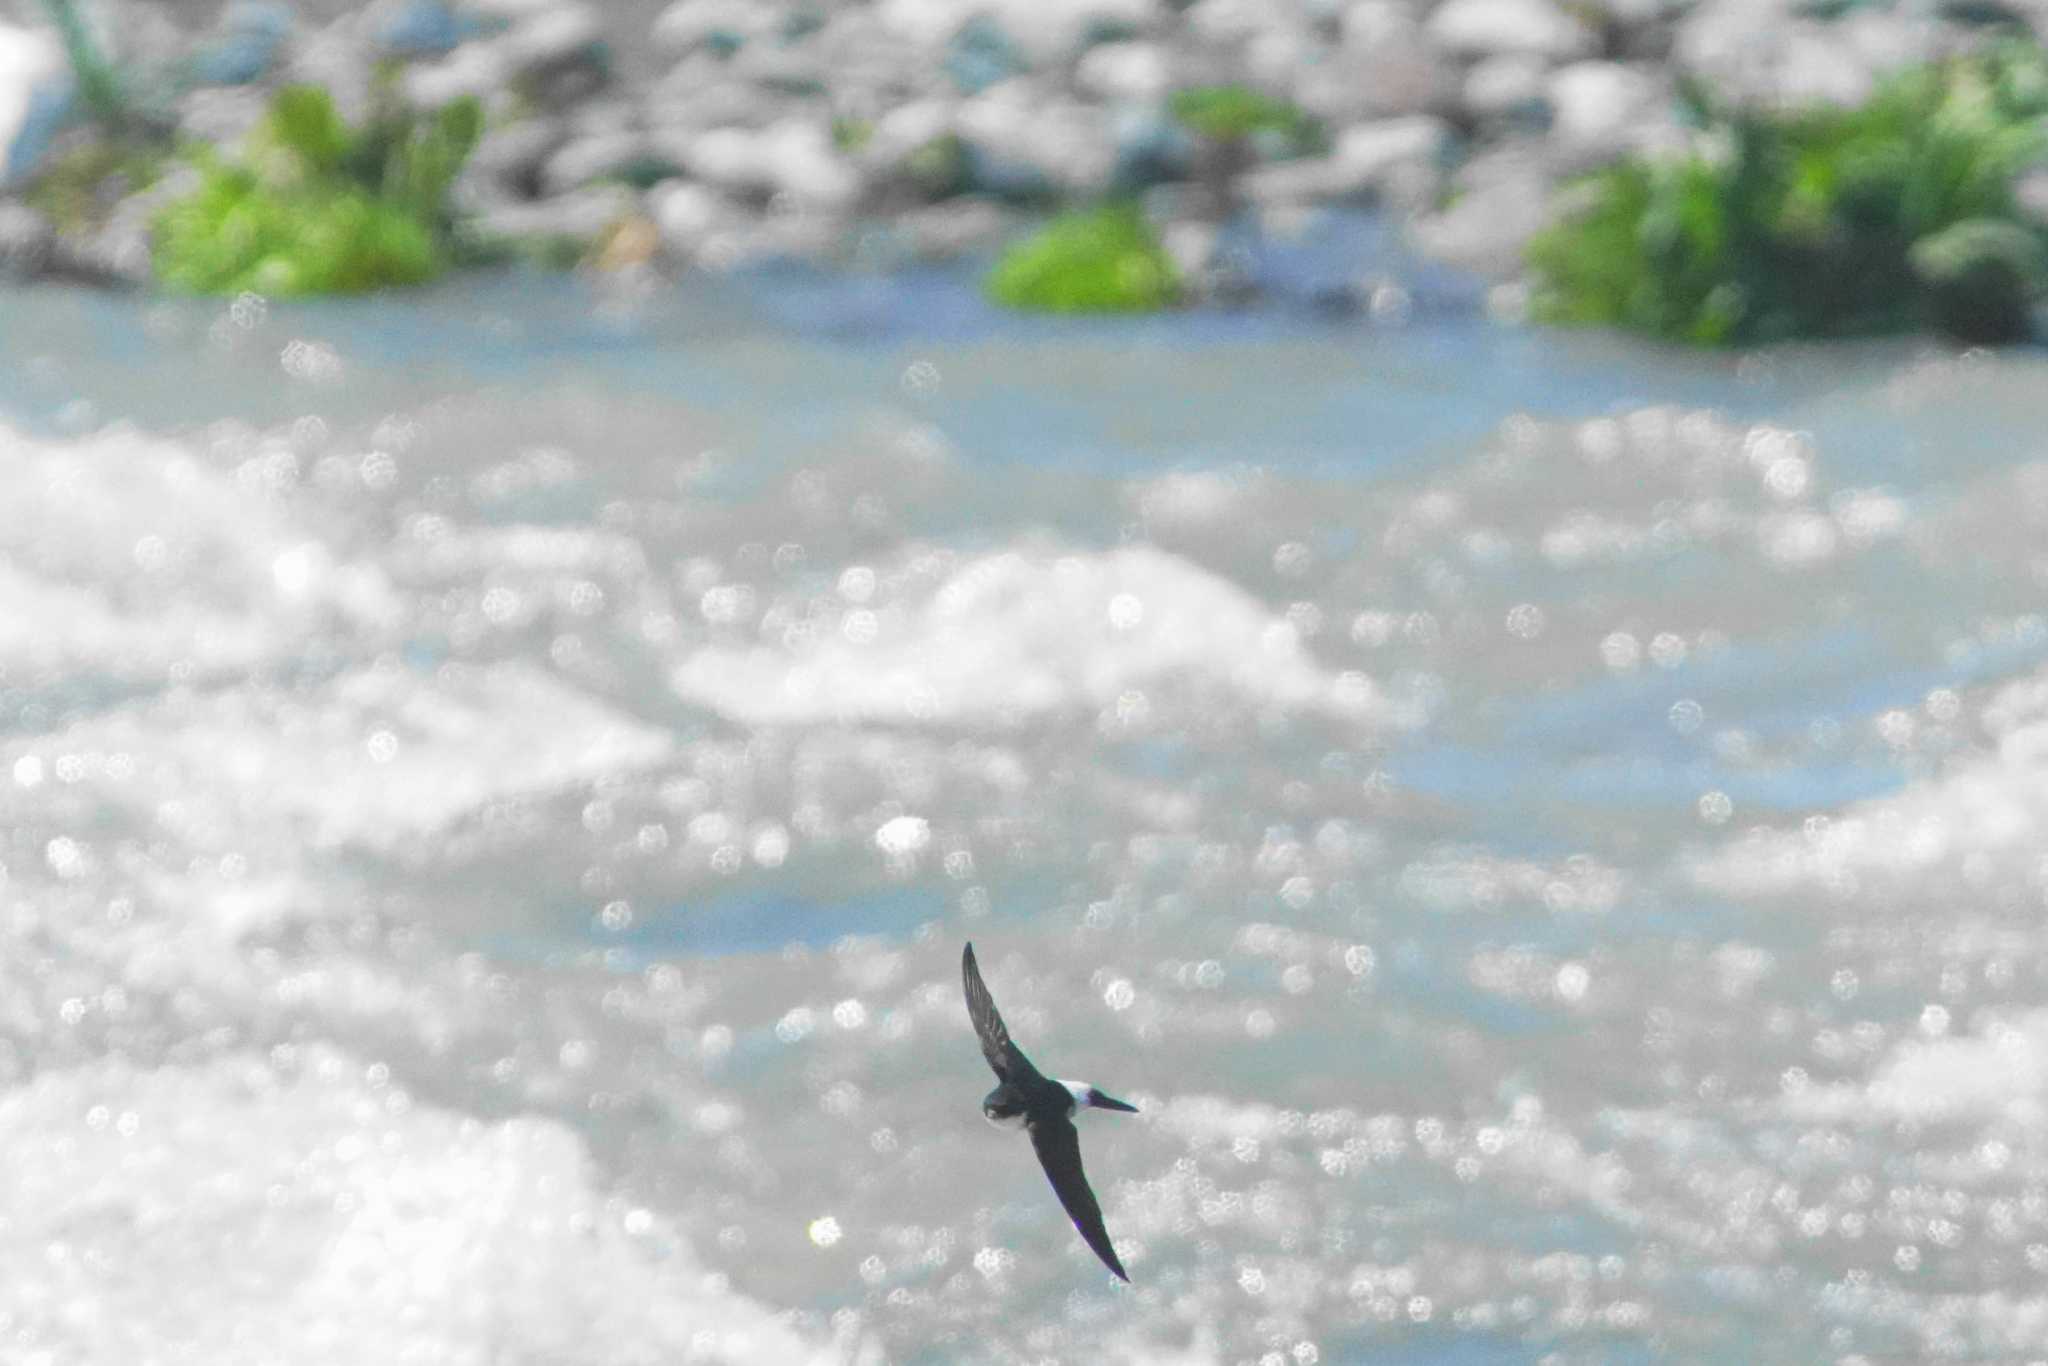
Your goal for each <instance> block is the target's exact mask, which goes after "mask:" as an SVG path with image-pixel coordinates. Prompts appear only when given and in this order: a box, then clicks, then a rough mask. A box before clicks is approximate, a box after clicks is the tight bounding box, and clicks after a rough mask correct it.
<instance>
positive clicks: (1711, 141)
mask: <svg viewBox="0 0 2048 1366" xmlns="http://www.w3.org/2000/svg"><path fill="white" fill-rule="evenodd" d="M1684 94H1685V98H1686V100H1687V102H1688V104H1689V106H1690V108H1691V110H1692V112H1693V115H1694V117H1695V119H1696V121H1697V122H1698V123H1699V124H1700V125H1701V133H1700V135H1699V137H1698V139H1697V144H1696V146H1695V149H1694V150H1693V151H1692V152H1690V153H1689V154H1687V155H1685V156H1681V157H1677V158H1666V159H1657V160H1652V159H1643V158H1638V159H1634V160H1631V161H1627V162H1624V163H1622V164H1620V165H1617V166H1614V167H1610V168H1609V169H1607V170H1604V171H1601V172H1599V173H1597V174H1596V175H1594V176H1593V177H1591V178H1590V179H1589V180H1587V181H1585V182H1582V183H1581V184H1580V185H1579V186H1577V187H1575V189H1574V191H1573V192H1572V193H1573V197H1572V199H1571V200H1570V206H1569V207H1568V209H1567V211H1566V213H1565V214H1564V216H1563V217H1562V219H1561V220H1560V221H1559V222H1557V223H1556V224H1554V225H1553V226H1552V227H1550V228H1549V229H1547V230H1546V231H1544V232H1543V233H1541V234H1539V235H1538V236H1537V237H1536V238H1535V239H1534V241H1532V242H1531V244H1530V247H1529V252H1528V260H1529V264H1530V267H1531V269H1532V272H1533V274H1534V277H1535V285H1536V289H1535V293H1534V297H1533V300H1532V302H1533V305H1534V307H1533V312H1534V315H1535V316H1536V317H1538V318H1539V319H1541V320H1544V321H1549V322H1558V323H1589V324H1601V325H1618V326H1623V327H1627V328H1631V329H1633V330H1636V331H1641V332H1647V333H1650V334H1652V335H1655V336H1660V337H1668V338H1672V339H1675V340H1681V341H1688V342H1693V343H1697V344H1702V345H1727V344H1738V343H1749V342H1758V341H1767V340H1772V339H1776V338H1781V337H1792V336H1841V335H1850V334H1855V333H1866V332H1874V331H1885V330H1892V329H1897V328H1901V327H1910V326H1915V325H1919V324H1922V323H1926V322H1930V321H1931V322H1934V323H1935V324H1937V325H1940V326H1944V327H1946V326H1949V324H1950V322H1951V321H1952V320H1953V319H1954V318H1955V317H1956V316H1957V315H1956V314H1955V313H1954V312H1953V311H1952V310H1951V309H1948V308H1945V307H1940V306H1937V305H1936V303H1935V301H1934V299H1933V297H1932V296H1931V294H1930V293H1929V287H1930V286H1929V281H1930V280H1931V279H1932V278H1933V277H1932V276H1930V275H1929V274H1928V273H1927V272H1925V271H1915V270H1914V269H1913V268H1912V265H1911V260H1910V257H1911V253H1913V251H1914V250H1915V244H1916V243H1921V242H1925V241H1927V240H1929V239H1931V238H1934V237H1936V236H1937V235H1939V234H1941V233H1943V232H1944V231H1945V230H1947V229H1950V228H1952V227H1954V226H1955V225H1957V224H1960V223H1965V222H1970V221H1973V220H1975V221H1980V222H1999V223H2005V224H2008V225H2009V226H2010V227H2011V229H2012V231H2013V232H2016V233H2021V234H2023V235H2024V234H2030V233H2031V232H2032V231H2033V230H2032V229H2030V228H2025V227H2022V226H2021V225H2019V224H2018V223H2016V222H2015V221H2014V211H2013V195H2012V184H2013V179H2014V177H2015V175H2016V174H2017V173H2018V172H2019V171H2020V170H2021V169H2022V168H2024V167H2025V166H2026V165H2028V164H2029V163H2030V162H2031V161H2032V160H2033V159H2034V158H2035V157H2036V156H2037V155H2039V153H2040V152H2041V150H2042V149H2043V147H2044V145H2048V139H2044V131H2048V129H2044V114H2048V61H2044V59H2043V57H2042V55H2041V53H2040V52H2039V51H2038V50H2037V49H2033V48H2029V47H2020V46H2008V47H1998V48H1993V49H1990V50H1988V51H1986V52H1983V53H1980V54H1977V55H1974V56H1970V57H1965V58H1958V59H1955V60H1952V61H1949V62H1944V63H1939V64H1935V65H1931V66H1926V67H1920V68H1916V69H1914V70H1911V71H1907V72H1904V73H1902V74H1900V75H1899V76H1897V77H1895V78H1893V79H1892V80H1890V81H1888V82H1887V83H1886V84H1885V85H1884V86H1882V87H1881V88H1880V89H1879V90H1878V91H1877V92H1876V94H1874V95H1873V97H1872V98H1871V99H1870V101H1869V102H1868V103H1866V104H1864V105H1863V106H1862V107H1860V108H1857V109H1846V110H1843V109H1817V110H1815V109H1809V110H1795V111H1789V112H1784V111H1768V110H1735V111H1724V110H1721V109H1718V108H1716V107H1715V106H1714V105H1713V104H1712V102H1711V101H1710V100H1708V99H1707V98H1706V97H1705V96H1704V94H1703V93H1701V92H1700V91H1698V90H1697V89H1689V90H1687V91H1686V92H1684ZM2005 240H2006V241H2007V245H2008V246H2010V238H2009V236H2008V238H2007V239H2005ZM1936 255H1937V256H1938V255H1939V253H1936ZM2005 255H2006V257H2007V259H2008V260H2009V261H2010V260H2014V259H2017V258H2016V257H2014V256H2013V253H2012V252H2010V251H2007V252H2006V253H2005ZM1930 259H1931V258H1930ZM1973 278H1974V279H1975V280H1976V284H1975V286H1973V288H1974V289H1975V291H1976V292H1975V293H1974V294H1973V297H1974V298H1976V299H1978V300H1979V302H1980V303H1981V301H1982V297H1983V296H1982V290H1983V288H1985V287H1986V285H1985V281H1986V280H1988V279H1989V278H1991V277H1990V276H1988V275H1984V274H1981V273H1980V274H1979V275H1977V276H1975V277H1973ZM2001 278H2004V279H2006V280H2008V281H2009V282H2010V283H2011V284H2012V285H2013V287H2015V288H2022V287H2024V288H2028V289H2031V288H2033V287H2034V285H2033V283H2032V280H2031V277H2029V276H2028V275H2027V274H2026V273H2025V272H2023V271H2017V270H2014V271H2007V272H2006V273H2005V274H2004V275H2003V276H2002V277H2001ZM2024 302H2025V301H2024V299H2021V300H2019V301H2018V304H2019V305H2020V306H2022V307H2023V306H2024Z"/></svg>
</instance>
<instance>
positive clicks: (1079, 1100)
mask: <svg viewBox="0 0 2048 1366" xmlns="http://www.w3.org/2000/svg"><path fill="white" fill-rule="evenodd" d="M1060 1085H1062V1086H1064V1087H1066V1088H1067V1090H1068V1091H1070V1092H1072V1093H1073V1096H1074V1108H1075V1109H1076V1110H1122V1111H1123V1112H1124V1113H1126V1114H1133V1115H1134V1114H1136V1113H1138V1107H1137V1106H1135V1105H1132V1104H1129V1103H1128V1102H1126V1101H1121V1100H1118V1099H1117V1098H1116V1097H1115V1096H1106V1095H1104V1094H1103V1093H1102V1092H1100V1091H1098V1090H1096V1089H1095V1088H1094V1087H1093V1086H1090V1085H1089V1084H1088V1083H1087V1082H1085V1081H1063V1082H1061V1083H1060Z"/></svg>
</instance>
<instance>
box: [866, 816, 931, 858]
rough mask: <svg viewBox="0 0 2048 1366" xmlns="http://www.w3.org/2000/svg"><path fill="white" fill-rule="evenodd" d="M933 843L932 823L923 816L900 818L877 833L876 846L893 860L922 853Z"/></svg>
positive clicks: (886, 824) (883, 826)
mask: <svg viewBox="0 0 2048 1366" xmlns="http://www.w3.org/2000/svg"><path fill="white" fill-rule="evenodd" d="M931 842H932V827H931V822H929V821H927V820H926V819H925V818H924V817H922V816H898V817H896V818H895V819H894V820H890V821H885V822H884V823H883V824H882V827H881V828H880V829H879V830H877V831H875V844H876V846H877V847H878V848H880V849H881V851H882V852H883V853H885V854H888V855H889V856H890V857H892V858H908V857H910V856H912V855H914V854H918V853H921V852H922V851H923V850H924V848H925V846H926V845H928V844H930V843H931Z"/></svg>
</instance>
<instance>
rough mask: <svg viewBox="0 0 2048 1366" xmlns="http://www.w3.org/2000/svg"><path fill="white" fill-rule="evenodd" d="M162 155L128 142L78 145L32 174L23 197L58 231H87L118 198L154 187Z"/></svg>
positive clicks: (96, 223) (109, 209)
mask: <svg viewBox="0 0 2048 1366" xmlns="http://www.w3.org/2000/svg"><path fill="white" fill-rule="evenodd" d="M163 165H164V154H163V153H162V152H160V151H158V150H156V149H155V148H153V147H151V146H149V145H147V144H142V143H131V142H129V141H128V140H126V139H121V140H108V141H95V142H85V143H79V144H77V145H75V146H72V147H69V148H67V149H66V150H64V151H62V152H60V153H58V154H57V155H56V156H53V157H51V158H50V160H49V162H48V163H47V164H45V165H44V166H42V167H40V168H39V169H38V170H37V171H36V176H35V179H34V180H32V181H30V182H29V184H28V187H27V189H26V190H25V191H24V192H23V194H22V198H23V199H24V200H26V201H27V203H28V205H29V207H30V208H32V209H34V210H36V211H37V212H38V213H40V214H42V215H43V217H45V218H47V219H48V220H49V221H50V225H51V226H52V227H54V228H56V229H57V231H59V232H62V233H80V232H89V231H91V230H92V229H94V228H96V227H98V226H99V225H100V224H102V223H104V222H105V221H106V218H107V215H108V214H109V213H110V212H111V210H112V209H113V207H114V205H116V204H118V203H119V202H120V201H121V199H122V197H123V196H125V195H128V194H131V193H133V192H134V191H136V190H139V189H142V188H144V187H145V186H148V185H151V184H154V183H155V181H156V178H157V177H158V176H159V175H161V174H162V172H163Z"/></svg>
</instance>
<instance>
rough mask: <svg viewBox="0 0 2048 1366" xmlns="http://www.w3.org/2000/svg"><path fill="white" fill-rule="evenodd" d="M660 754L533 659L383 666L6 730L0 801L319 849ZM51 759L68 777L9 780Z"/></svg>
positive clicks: (653, 734)
mask: <svg viewBox="0 0 2048 1366" xmlns="http://www.w3.org/2000/svg"><path fill="white" fill-rule="evenodd" d="M668 750H669V740H668V737H667V735H666V734H665V733H664V732H662V731H660V730H658V729H656V728H655V727H652V726H648V725H646V724H644V723H641V722H639V721H636V720H634V719H632V718H630V717H627V716H624V715H621V714H620V713H618V712H615V711H613V710H611V709H610V708H608V707H606V706H604V705H603V704H601V703H599V702H596V701H594V700H592V699H590V698H588V697H586V696H584V695H582V694H580V693H577V692H574V691H572V690H571V689H569V688H568V687H566V686H564V685H563V684H561V683H559V682H557V681H556V680H554V679H553V678H552V677H550V676H549V675H547V674H545V673H543V672H541V671H539V670H537V669H535V668H533V667H532V666H530V665H526V664H505V665H495V666H491V667H487V668H477V669H471V668H450V669H443V670H440V671H439V672H438V673H435V674H422V673H420V672H417V671H415V670H412V669H410V668H407V667H405V666H402V665H398V664H390V665H386V666H380V667H371V668H368V669H363V670H358V671H356V672H353V673H349V674H345V675H343V676H342V677H340V678H337V679H335V680H334V681H333V682H331V683H329V684H326V685H324V686H322V687H319V688H316V689H312V690H309V691H307V692H303V693H300V692H280V691H251V690H243V691H236V692H223V693H218V694H196V693H173V694H170V695H167V696H166V697H164V698H162V699H161V700H159V701H155V702H152V703H149V704H146V705H138V706H135V707H130V708H124V709H120V710H117V711H113V712H110V713H108V714H106V715H103V716H99V717H95V718H92V719H90V720H87V721H82V722H80V723H78V724H77V725H75V726H73V727H71V728H70V729H68V730H66V731H63V732H61V733H59V734H56V735H51V736H42V737H38V738H36V739H33V740H27V741H18V742H16V743H14V744H12V745H9V746H6V747H5V748H4V749H0V769H4V770H7V771H13V772H14V773H15V774H16V779H17V780H16V782H15V783H14V784H11V785H7V784H0V813H4V814H8V815H14V816H18V817H21V818H24V819H26V818H31V817H34V816H38V815H41V816H44V817H45V818H47V816H48V815H49V813H50V812H51V811H52V810H53V809H55V808H58V807H63V806H72V807H76V808H77V809H78V810H79V811H80V813H81V814H83V813H85V812H91V811H97V812H101V813H104V811H105V809H106V808H107V807H109V806H113V807H119V808H126V809H129V810H131V811H135V812H138V813H144V814H146V815H147V817H148V818H149V820H150V821H152V822H153V823H154V824H155V825H156V826H158V827H159V828H161V829H166V830H168V831H169V832H171V833H173V834H176V835H179V836H181V837H183V838H184V839H185V840H186V841H187V842H188V843H189V844H191V845H192V846H195V847H196V848H200V849H207V848H215V847H222V846H227V845H232V844H233V843H234V842H235V841H236V840H237V839H239V838H245V837H246V836H247V834H248V833H249V831H250V830H251V829H260V828H266V827H267V828H270V829H273V830H275V829H276V828H277V827H278V826H280V825H281V826H283V827H284V832H285V833H288V834H290V835H292V836H295V837H297V838H299V839H303V840H305V841H307V842H309V843H311V844H313V845H316V846H335V845H350V844H355V845H367V846H384V845H389V844H392V843H394V842H396V841H399V840H403V839H406V838H409V837H414V836H419V835H424V834H429V833H432V832H433V831H435V830H437V829H440V828H441V827H443V826H444V825H446V824H447V823H448V822H449V821H451V820H454V819H456V818H457V817H459V816H461V815H463V814H464V813H465V812H469V811H473V810H475V809H476V808H478V807H479V806H481V805H483V804H484V803H486V802H489V801H493V800H499V799H503V798H507V797H516V796H522V795H530V794H534V793H538V792H545V791H549V790H552V789H554V788H557V787H561V786H563V785H565V784H568V783H571V782H575V781H579V780H585V779H589V778H594V777H598V776H602V775H605V774H610V773H616V772H620V771H622V770H629V769H634V768H638V767H642V766H645V765H646V764H649V763H652V762H654V761H656V760H658V759H659V758H661V757H662V756H663V755H664V754H666V753H667V752H668ZM59 763H70V764H75V765H76V766H77V768H76V773H77V775H78V776H77V777H76V779H75V780H73V781H70V782H66V783H62V784H59V783H56V782H43V781H38V782H36V783H34V784H32V785H23V784H22V783H21V782H20V777H21V775H22V774H25V773H36V774H40V773H43V772H45V771H51V772H54V771H55V769H56V767H57V765H58V764H59Z"/></svg>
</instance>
